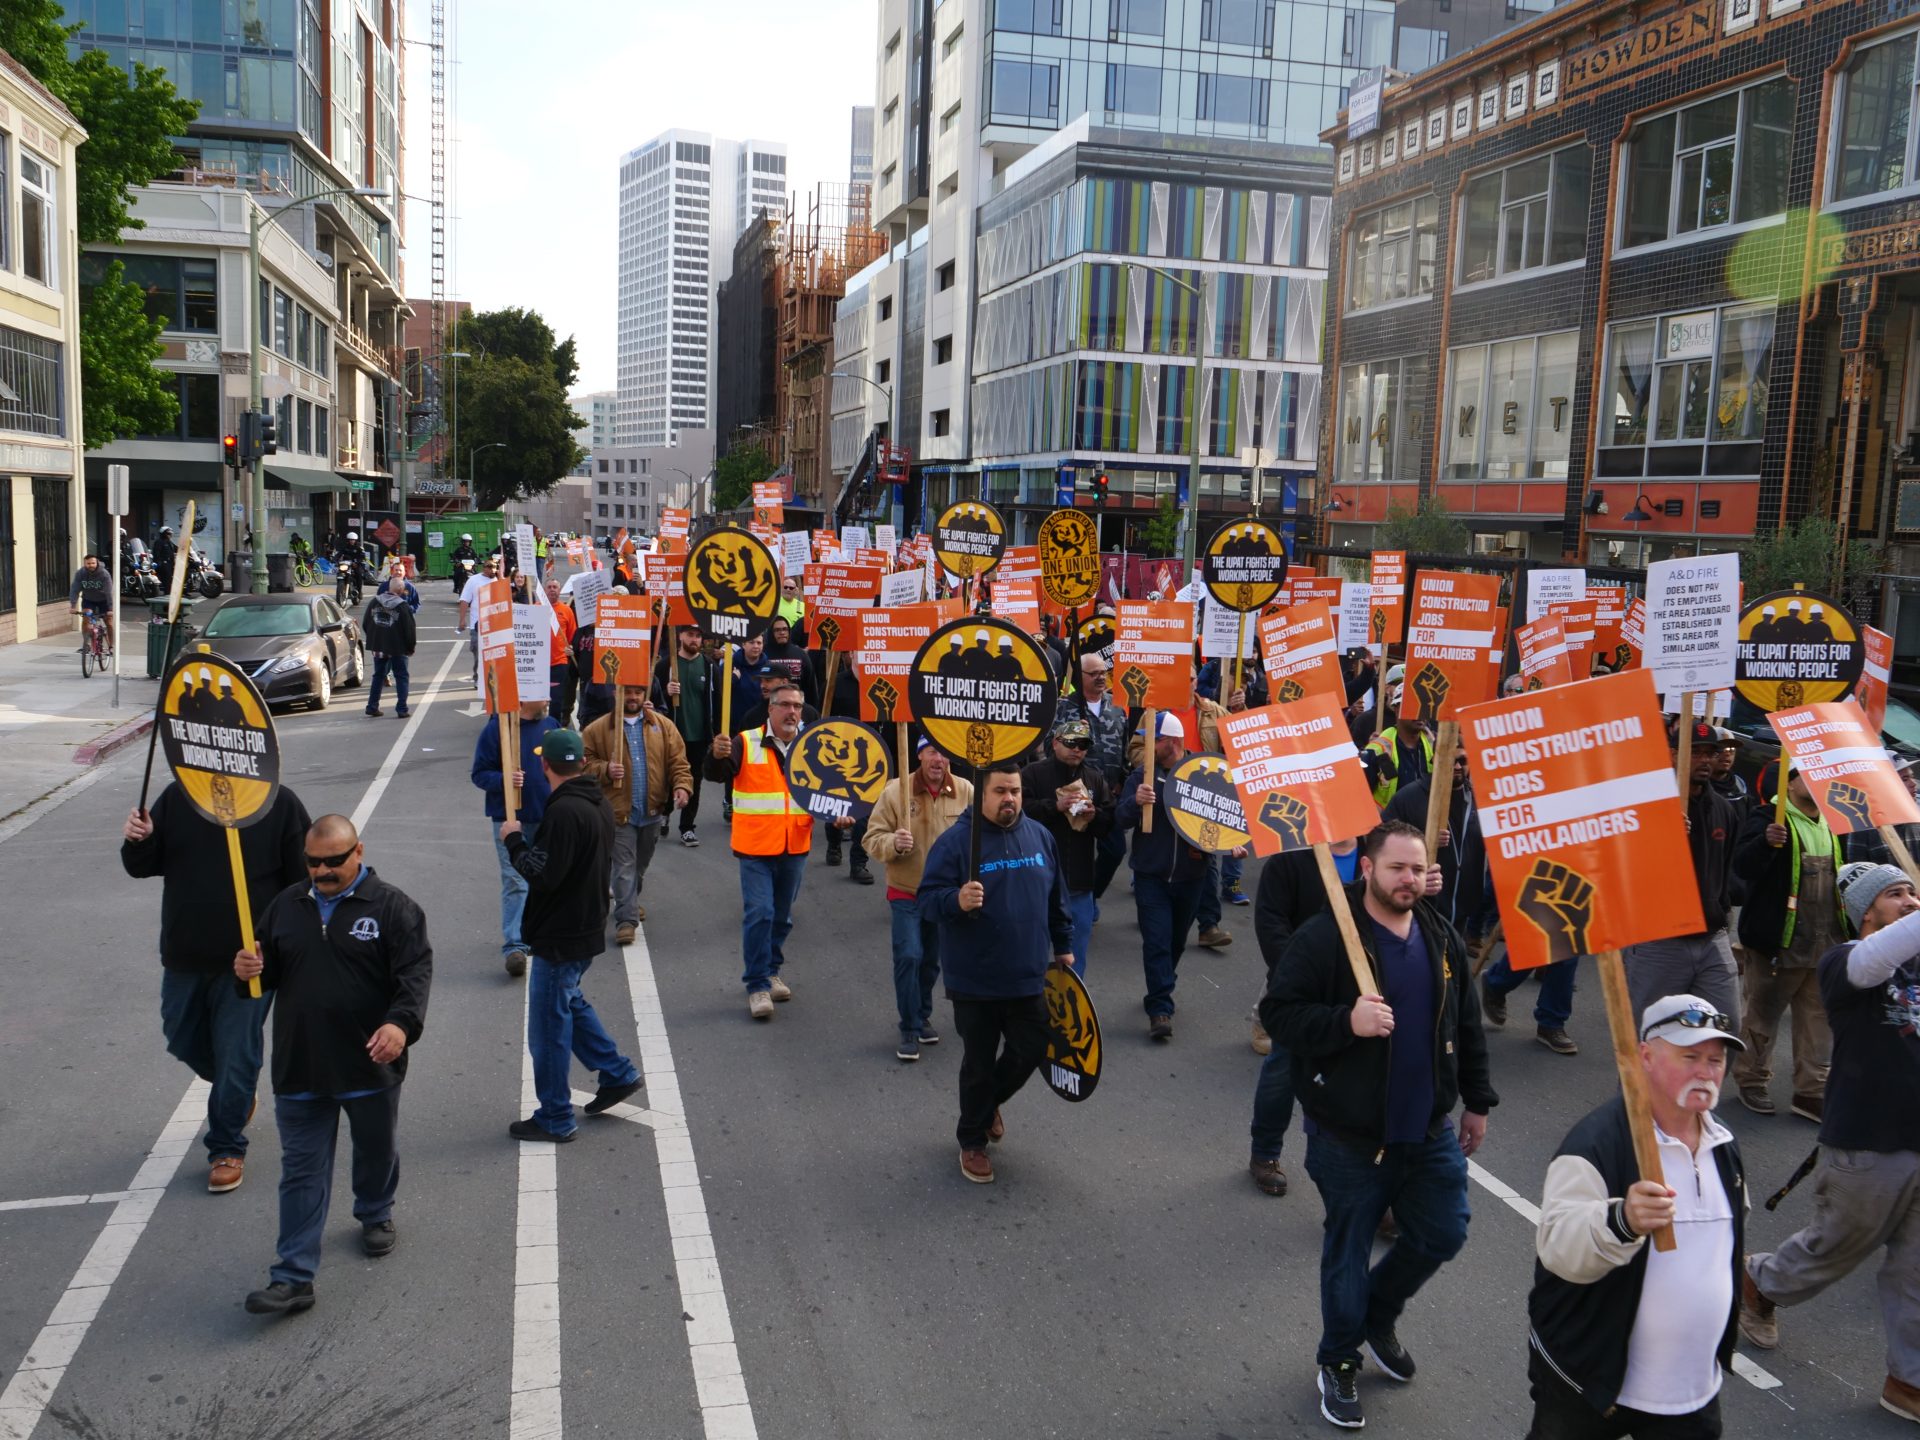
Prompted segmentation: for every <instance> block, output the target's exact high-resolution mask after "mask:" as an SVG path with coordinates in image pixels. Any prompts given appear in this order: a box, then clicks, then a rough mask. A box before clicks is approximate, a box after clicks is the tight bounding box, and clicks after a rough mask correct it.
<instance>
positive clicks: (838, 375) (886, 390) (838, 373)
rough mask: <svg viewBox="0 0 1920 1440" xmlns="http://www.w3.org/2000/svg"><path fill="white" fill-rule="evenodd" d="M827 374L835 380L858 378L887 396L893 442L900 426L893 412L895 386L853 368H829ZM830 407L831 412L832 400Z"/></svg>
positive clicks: (891, 439) (888, 421)
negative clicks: (882, 382)
mask: <svg viewBox="0 0 1920 1440" xmlns="http://www.w3.org/2000/svg"><path fill="white" fill-rule="evenodd" d="M827 376H828V378H829V379H833V380H858V381H859V382H860V383H861V384H862V385H871V386H872V387H873V388H874V389H876V390H878V391H879V392H880V393H881V394H882V395H884V396H886V397H887V444H889V445H891V444H893V437H894V435H895V434H897V433H898V426H897V425H896V424H895V420H896V417H895V415H894V413H893V387H892V386H891V385H882V384H881V383H880V382H879V381H878V380H869V379H868V378H867V377H866V376H865V375H856V374H854V373H853V372H852V371H851V370H829V371H828V372H827ZM828 409H829V412H831V409H832V405H831V402H829V405H828Z"/></svg>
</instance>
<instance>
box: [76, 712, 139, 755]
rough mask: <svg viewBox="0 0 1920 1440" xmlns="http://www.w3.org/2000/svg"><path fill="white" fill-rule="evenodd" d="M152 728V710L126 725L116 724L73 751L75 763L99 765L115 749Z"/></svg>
mask: <svg viewBox="0 0 1920 1440" xmlns="http://www.w3.org/2000/svg"><path fill="white" fill-rule="evenodd" d="M152 728H153V714H152V712H151V711H149V712H148V713H147V714H145V715H141V716H137V717H136V718H134V719H132V720H129V721H127V723H126V724H124V725H116V726H115V727H114V728H113V729H111V730H109V731H108V732H107V733H106V734H104V735H102V736H101V737H100V738H99V739H98V740H94V741H91V742H89V743H88V744H85V745H82V746H81V747H80V748H79V749H77V750H75V751H74V752H73V763H74V764H76V765H98V764H99V763H100V762H101V761H102V760H104V759H106V758H107V756H109V755H111V754H113V752H114V751H116V750H120V749H123V748H124V747H126V746H128V745H131V744H132V743H133V742H134V741H136V740H138V739H140V738H141V737H142V736H143V735H145V734H146V733H147V731H149V730H151V729H152Z"/></svg>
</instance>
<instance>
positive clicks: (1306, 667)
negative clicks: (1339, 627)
mask: <svg viewBox="0 0 1920 1440" xmlns="http://www.w3.org/2000/svg"><path fill="white" fill-rule="evenodd" d="M1260 654H1261V657H1262V661H1263V663H1264V664H1265V665H1266V668H1267V694H1268V695H1269V696H1270V697H1272V699H1273V700H1275V701H1276V702H1278V703H1279V704H1282V705H1291V704H1292V703H1293V702H1294V701H1296V700H1299V699H1301V698H1302V697H1303V696H1306V695H1331V696H1333V697H1334V699H1335V700H1336V701H1338V702H1339V703H1340V704H1342V705H1344V704H1345V703H1346V694H1347V677H1346V674H1345V672H1344V671H1342V670H1341V668H1340V647H1339V644H1338V642H1337V640H1336V637H1335V634H1334V628H1333V616H1332V615H1331V614H1330V613H1329V612H1328V610H1327V607H1326V604H1325V602H1324V601H1320V600H1307V601H1302V602H1300V603H1297V604H1294V605H1289V606H1288V607H1287V608H1286V609H1284V610H1281V611H1279V612H1277V613H1276V614H1272V615H1262V616H1261V617H1260Z"/></svg>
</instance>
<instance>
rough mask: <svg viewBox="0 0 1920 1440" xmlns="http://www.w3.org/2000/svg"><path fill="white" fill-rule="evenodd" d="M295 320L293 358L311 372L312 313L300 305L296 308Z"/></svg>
mask: <svg viewBox="0 0 1920 1440" xmlns="http://www.w3.org/2000/svg"><path fill="white" fill-rule="evenodd" d="M296 320H297V323H296V325H295V329H294V341H293V358H294V359H296V360H298V361H299V362H300V363H301V364H302V365H304V366H306V367H307V368H308V369H309V370H311V369H312V368H313V312H312V311H311V310H309V309H307V307H306V306H304V305H302V306H300V307H298V313H297V316H296Z"/></svg>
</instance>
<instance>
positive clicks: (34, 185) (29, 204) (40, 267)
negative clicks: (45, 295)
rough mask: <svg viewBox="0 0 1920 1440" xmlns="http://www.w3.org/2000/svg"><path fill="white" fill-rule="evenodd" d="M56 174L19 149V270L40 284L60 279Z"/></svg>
mask: <svg viewBox="0 0 1920 1440" xmlns="http://www.w3.org/2000/svg"><path fill="white" fill-rule="evenodd" d="M57 173H58V172H56V171H55V170H54V168H53V167H52V166H51V165H49V164H47V162H46V161H44V160H42V159H40V157H39V156H37V155H30V154H28V153H27V152H26V151H24V150H22V151H21V152H20V273H21V274H22V275H25V276H26V277H27V279H29V280H38V281H39V282H40V283H41V284H42V285H54V284H57V283H58V280H59V277H58V276H57V275H56V274H55V273H54V256H55V255H57V254H59V245H60V227H59V226H58V224H56V223H55V222H56V219H57V202H56V199H55V197H56V195H57V194H58V191H57V189H56V186H57V185H58V180H57V178H56V176H57Z"/></svg>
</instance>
